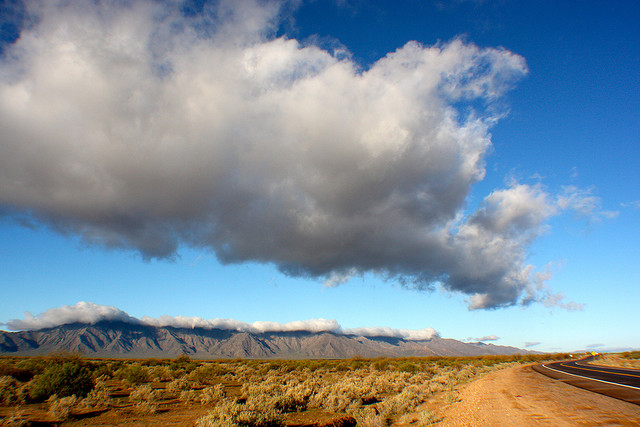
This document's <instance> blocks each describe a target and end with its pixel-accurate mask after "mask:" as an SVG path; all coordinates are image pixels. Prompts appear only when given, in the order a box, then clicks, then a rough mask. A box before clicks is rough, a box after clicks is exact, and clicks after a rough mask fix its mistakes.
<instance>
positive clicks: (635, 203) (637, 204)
mask: <svg viewBox="0 0 640 427" xmlns="http://www.w3.org/2000/svg"><path fill="white" fill-rule="evenodd" d="M620 206H621V207H623V208H633V209H640V200H634V201H632V202H623V203H620Z"/></svg>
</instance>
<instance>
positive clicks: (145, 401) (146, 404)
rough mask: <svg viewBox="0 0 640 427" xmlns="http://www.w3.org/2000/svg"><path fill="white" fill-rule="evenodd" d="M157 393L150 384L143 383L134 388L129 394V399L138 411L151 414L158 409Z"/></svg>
mask: <svg viewBox="0 0 640 427" xmlns="http://www.w3.org/2000/svg"><path fill="white" fill-rule="evenodd" d="M159 397H160V396H159V393H158V392H157V391H156V390H154V389H152V388H151V386H150V385H148V384H143V385H140V386H138V387H137V388H135V389H134V390H133V391H132V392H131V394H130V395H129V400H130V401H131V402H133V403H134V407H135V408H136V410H138V411H139V412H142V413H145V414H153V413H155V412H156V411H157V410H158V400H159Z"/></svg>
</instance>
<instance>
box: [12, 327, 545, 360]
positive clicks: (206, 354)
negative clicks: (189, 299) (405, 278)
mask: <svg viewBox="0 0 640 427" xmlns="http://www.w3.org/2000/svg"><path fill="white" fill-rule="evenodd" d="M55 351H67V352H77V353H81V354H83V355H85V356H89V357H113V358H149V357H175V356H180V355H183V354H185V355H188V356H190V357H192V358H196V359H235V358H243V359H343V358H350V357H357V356H361V357H420V356H422V357H424V356H483V355H510V354H529V353H533V352H531V351H527V350H522V349H519V348H515V347H508V346H498V345H493V344H485V343H465V342H461V341H457V340H454V339H450V338H441V337H438V336H436V337H433V338H430V339H427V340H410V339H404V338H397V337H386V336H371V337H364V336H357V335H348V334H338V333H335V332H330V331H323V332H308V331H278V332H260V333H253V332H246V331H234V330H227V329H215V328H214V329H206V328H198V327H196V328H180V327H175V326H161V327H160V326H152V325H146V324H133V323H127V322H121V321H99V322H96V323H94V324H87V323H70V324H66V325H61V326H56V327H50V328H43V329H39V330H31V331H18V332H5V331H0V354H1V355H16V356H36V355H43V354H48V353H51V352H55Z"/></svg>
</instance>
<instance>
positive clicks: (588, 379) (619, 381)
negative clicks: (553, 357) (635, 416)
mask: <svg viewBox="0 0 640 427" xmlns="http://www.w3.org/2000/svg"><path fill="white" fill-rule="evenodd" d="M593 359H594V358H593V356H590V357H587V358H584V359H581V360H565V361H562V362H552V363H544V364H541V365H536V366H534V367H533V369H535V370H536V371H538V372H540V373H542V374H544V375H546V376H549V377H551V378H555V379H558V380H560V381H563V382H565V383H568V384H571V385H574V386H576V387H580V388H584V389H587V390H591V391H594V392H596V393H601V394H605V395H607V396H611V397H615V398H618V399H622V400H625V401H627V402H631V403H635V404H637V405H640V371H639V370H636V369H624V368H614V367H608V366H600V365H590V364H588V363H587V362H589V361H592V360H593Z"/></svg>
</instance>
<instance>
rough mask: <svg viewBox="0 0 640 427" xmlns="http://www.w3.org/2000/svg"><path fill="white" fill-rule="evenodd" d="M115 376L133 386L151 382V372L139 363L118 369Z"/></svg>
mask: <svg viewBox="0 0 640 427" xmlns="http://www.w3.org/2000/svg"><path fill="white" fill-rule="evenodd" d="M115 376H116V377H117V378H120V379H123V380H125V381H127V382H128V383H129V384H132V385H137V384H142V383H146V382H148V381H149V371H148V370H147V368H145V367H144V366H142V365H140V364H138V363H133V364H131V365H127V366H124V367H122V368H120V369H118V370H117V371H116V372H115Z"/></svg>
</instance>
